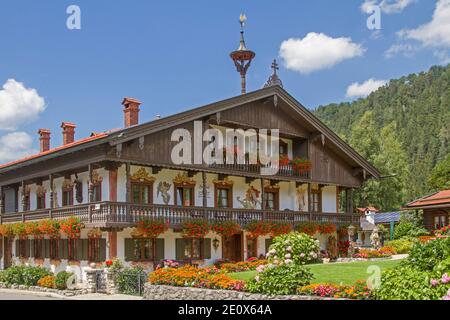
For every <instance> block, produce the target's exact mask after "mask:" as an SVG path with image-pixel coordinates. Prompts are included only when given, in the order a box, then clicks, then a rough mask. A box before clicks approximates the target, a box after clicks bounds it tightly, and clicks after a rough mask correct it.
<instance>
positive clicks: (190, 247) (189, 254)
mask: <svg viewBox="0 0 450 320" xmlns="http://www.w3.org/2000/svg"><path fill="white" fill-rule="evenodd" d="M175 245H176V259H177V260H203V259H210V258H211V239H194V238H187V239H186V238H185V239H176V243H175Z"/></svg>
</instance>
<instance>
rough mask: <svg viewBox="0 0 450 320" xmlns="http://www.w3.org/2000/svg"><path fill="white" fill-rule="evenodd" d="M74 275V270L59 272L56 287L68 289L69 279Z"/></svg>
mask: <svg viewBox="0 0 450 320" xmlns="http://www.w3.org/2000/svg"><path fill="white" fill-rule="evenodd" d="M73 275H74V274H73V273H72V272H67V271H60V272H58V274H57V275H56V278H55V285H56V288H57V289H59V290H65V289H67V282H68V281H69V278H70V277H72V276H73Z"/></svg>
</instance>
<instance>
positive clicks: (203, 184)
mask: <svg viewBox="0 0 450 320" xmlns="http://www.w3.org/2000/svg"><path fill="white" fill-rule="evenodd" d="M206 184H207V180H206V172H205V171H203V172H202V192H203V197H202V199H203V207H204V208H206V207H207V206H208V198H207V194H206V193H207V190H206Z"/></svg>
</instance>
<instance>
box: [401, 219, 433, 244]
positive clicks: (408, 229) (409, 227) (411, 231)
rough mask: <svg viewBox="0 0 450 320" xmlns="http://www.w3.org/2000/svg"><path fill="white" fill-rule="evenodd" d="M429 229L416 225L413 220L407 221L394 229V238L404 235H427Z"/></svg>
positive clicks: (411, 236)
mask: <svg viewBox="0 0 450 320" xmlns="http://www.w3.org/2000/svg"><path fill="white" fill-rule="evenodd" d="M427 234H428V231H427V230H426V229H424V228H422V227H419V226H417V225H415V224H414V223H412V222H409V221H406V222H401V223H400V224H398V225H397V226H396V227H395V229H394V239H396V240H397V239H401V238H404V237H409V238H416V237H419V236H425V235H427Z"/></svg>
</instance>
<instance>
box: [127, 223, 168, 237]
mask: <svg viewBox="0 0 450 320" xmlns="http://www.w3.org/2000/svg"><path fill="white" fill-rule="evenodd" d="M168 227H169V226H168V224H167V223H166V222H165V221H164V220H162V219H156V220H155V219H145V220H141V221H139V222H138V223H137V224H136V229H135V230H134V231H133V235H134V236H135V237H139V238H157V237H158V236H160V235H161V234H163V233H164V232H166V231H167V229H168Z"/></svg>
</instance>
